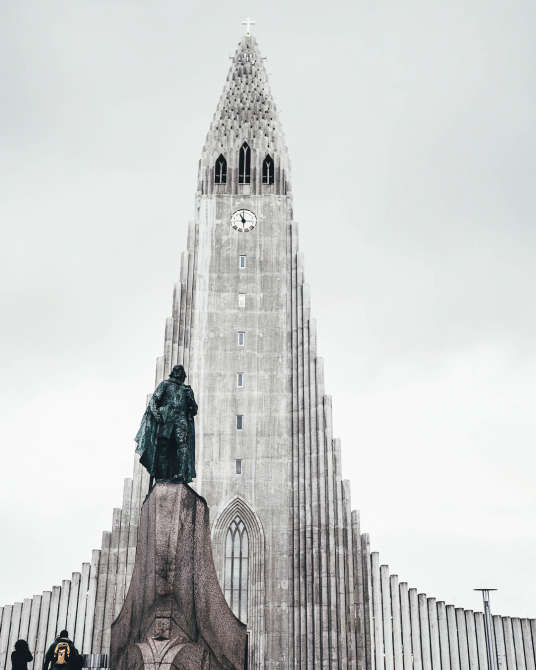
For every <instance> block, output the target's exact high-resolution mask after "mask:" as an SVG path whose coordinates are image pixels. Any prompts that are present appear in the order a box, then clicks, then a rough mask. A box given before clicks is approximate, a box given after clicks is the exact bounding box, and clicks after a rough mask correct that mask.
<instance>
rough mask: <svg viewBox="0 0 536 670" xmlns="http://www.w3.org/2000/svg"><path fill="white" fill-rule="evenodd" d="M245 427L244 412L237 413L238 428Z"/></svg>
mask: <svg viewBox="0 0 536 670" xmlns="http://www.w3.org/2000/svg"><path fill="white" fill-rule="evenodd" d="M243 427H244V415H243V414H237V415H236V430H242V428H243Z"/></svg>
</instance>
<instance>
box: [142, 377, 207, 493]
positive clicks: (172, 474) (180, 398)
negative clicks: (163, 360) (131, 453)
mask: <svg viewBox="0 0 536 670" xmlns="http://www.w3.org/2000/svg"><path fill="white" fill-rule="evenodd" d="M185 379H186V373H185V372H184V368H183V366H182V365H176V366H175V367H174V368H173V370H172V371H171V374H170V376H169V377H168V379H165V380H164V381H163V382H161V383H160V384H159V385H158V387H157V389H156V391H155V392H154V393H153V396H152V398H151V400H150V402H149V405H148V406H147V409H146V410H145V414H144V415H143V419H142V421H141V426H140V429H139V431H138V433H137V435H136V437H135V440H136V442H137V444H138V446H137V448H136V453H137V454H139V456H140V463H141V464H142V465H144V466H145V467H146V468H147V470H148V471H149V474H150V475H151V485H152V480H153V478H154V479H156V481H157V482H158V481H174V482H184V483H185V484H188V483H189V482H191V481H192V479H194V478H195V476H196V475H195V429H194V416H195V415H196V414H197V404H196V402H195V399H194V393H193V391H192V389H191V388H190V386H187V385H186V384H185V383H184V380H185Z"/></svg>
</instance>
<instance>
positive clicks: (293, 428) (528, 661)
mask: <svg viewBox="0 0 536 670" xmlns="http://www.w3.org/2000/svg"><path fill="white" fill-rule="evenodd" d="M178 363H182V364H183V365H184V367H185V369H186V372H187V374H188V380H187V381H188V383H190V384H191V386H192V387H193V389H194V392H195V395H196V398H197V401H198V404H199V414H198V416H197V418H196V449H197V454H196V468H197V479H196V480H195V482H194V484H193V486H194V488H195V489H196V490H197V491H198V492H199V493H200V494H201V495H202V496H204V497H205V498H206V500H207V502H208V504H209V506H210V518H211V523H212V528H211V537H212V549H213V555H214V562H215V565H216V569H217V572H218V578H219V581H220V585H221V588H222V590H223V592H224V594H225V597H226V599H227V601H228V603H229V605H230V606H231V608H232V609H233V611H234V613H235V615H236V616H237V617H238V618H239V619H241V620H242V621H243V622H244V623H246V625H247V628H248V631H249V666H248V667H249V669H250V670H495V669H497V668H498V670H528V669H531V668H532V669H534V668H535V667H536V620H534V619H519V618H511V617H503V616H494V617H493V619H492V618H491V617H490V616H488V618H485V616H484V614H483V613H481V612H473V611H472V610H464V609H462V608H455V607H454V605H446V604H445V603H444V602H443V601H441V600H436V598H433V597H428V596H427V595H426V594H425V593H419V592H418V591H417V589H416V588H409V586H408V584H407V583H406V582H404V581H399V578H398V576H397V575H396V574H392V573H391V571H390V569H389V566H388V565H380V560H379V555H378V553H377V552H371V551H370V541H369V537H368V535H367V534H363V533H361V531H360V526H359V515H358V513H357V512H355V511H351V507H350V490H349V484H348V482H346V481H343V480H342V477H341V462H340V444H339V441H338V440H336V439H334V438H333V434H332V414H331V398H330V397H329V396H328V395H326V394H325V390H324V373H323V365H322V360H321V359H320V358H319V357H318V356H317V351H316V329H315V323H314V321H313V319H312V318H311V309H310V301H309V289H308V287H307V284H306V283H305V281H304V275H303V263H302V258H301V255H300V252H299V245H298V227H297V224H296V222H295V221H294V219H293V212H292V195H291V186H290V171H289V159H288V153H287V148H286V145H285V140H284V136H283V132H282V129H281V125H280V121H279V117H278V114H277V109H276V106H275V104H274V101H273V98H272V95H271V93H270V89H269V86H268V81H267V77H266V71H265V68H264V64H263V59H262V58H261V56H260V53H259V49H258V46H257V43H256V41H255V39H254V38H253V37H252V36H251V34H249V32H248V33H247V34H246V35H245V36H244V37H243V38H242V40H241V41H240V43H239V45H238V48H237V50H236V53H235V55H234V57H233V59H232V63H231V67H230V70H229V74H228V76H227V81H226V83H225V86H224V90H223V94H222V96H221V98H220V101H219V103H218V106H217V108H216V113H215V114H214V118H213V120H212V123H211V125H210V128H209V131H208V134H207V138H206V141H205V144H204V146H203V150H202V153H201V160H200V161H199V178H198V184H197V192H196V194H195V216H194V220H193V221H192V223H191V224H190V226H189V230H188V242H187V249H186V251H185V252H184V253H183V255H182V258H181V271H180V277H179V281H178V283H177V285H176V286H175V290H174V293H173V304H172V314H171V316H170V317H169V318H168V319H167V321H166V328H165V338H164V353H163V356H161V357H160V358H158V359H157V366H156V380H155V381H156V384H158V383H159V382H160V381H162V380H163V379H164V378H165V377H167V376H168V375H169V373H170V371H171V369H172V367H173V366H174V365H176V364H178ZM125 448H127V447H126V446H125ZM370 476H377V477H378V481H380V480H381V473H370ZM148 485H149V477H148V474H147V472H146V471H145V470H144V468H143V467H142V466H141V465H140V464H139V462H138V459H137V457H136V458H135V461H134V473H133V477H132V478H128V479H125V481H124V489H123V502H122V506H121V507H120V508H117V509H114V511H113V517H112V527H111V531H104V532H103V535H102V544H101V548H100V549H96V550H94V551H93V552H92V555H91V561H90V562H86V563H83V564H82V567H81V569H80V571H78V572H73V573H72V576H71V577H70V578H68V579H64V580H62V582H61V585H59V584H58V585H56V586H53V587H52V588H51V589H50V590H45V591H43V592H42V593H41V594H36V595H34V596H33V597H30V598H25V599H24V601H21V602H16V603H14V604H6V605H4V606H2V607H0V670H7V668H8V667H9V658H10V650H12V649H13V646H14V644H15V642H16V641H17V640H18V639H19V638H24V639H27V640H28V644H29V646H30V649H31V650H32V651H33V653H34V660H33V661H31V662H30V664H29V666H28V668H29V670H37V669H38V668H41V667H42V664H43V658H44V654H45V651H46V649H47V648H48V646H49V645H50V644H51V643H52V641H53V640H54V638H55V636H56V635H57V634H58V633H59V631H61V630H62V629H64V628H67V629H68V630H69V632H70V633H71V635H72V638H73V640H74V643H75V646H76V647H77V648H78V649H79V650H81V651H82V652H83V654H84V657H85V665H84V667H85V668H95V669H96V668H101V669H105V668H109V663H108V655H109V650H110V628H111V624H112V621H113V620H114V619H115V618H116V617H117V615H118V614H119V612H120V611H121V608H122V605H123V602H124V600H125V596H126V593H127V592H128V588H129V585H130V581H131V577H132V572H133V568H134V563H135V558H136V545H137V541H138V526H139V520H140V509H141V507H142V504H143V501H144V498H145V496H146V493H147V490H148ZM408 485H409V486H411V485H418V483H413V482H408ZM97 496H98V494H96V497H97ZM139 539H140V541H143V538H139ZM488 644H489V649H490V656H488V655H487V645H488Z"/></svg>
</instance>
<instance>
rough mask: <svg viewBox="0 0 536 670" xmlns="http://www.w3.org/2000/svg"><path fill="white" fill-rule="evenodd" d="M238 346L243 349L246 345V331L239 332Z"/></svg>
mask: <svg viewBox="0 0 536 670" xmlns="http://www.w3.org/2000/svg"><path fill="white" fill-rule="evenodd" d="M237 341H238V346H239V347H243V346H244V345H245V344H246V331H244V330H239V331H238V340H237Z"/></svg>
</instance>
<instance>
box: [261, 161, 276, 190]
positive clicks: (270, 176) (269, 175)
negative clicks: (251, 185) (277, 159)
mask: <svg viewBox="0 0 536 670" xmlns="http://www.w3.org/2000/svg"><path fill="white" fill-rule="evenodd" d="M262 183H263V184H273V183H274V161H273V160H272V157H271V156H270V154H266V158H265V159H264V160H263V162H262Z"/></svg>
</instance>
